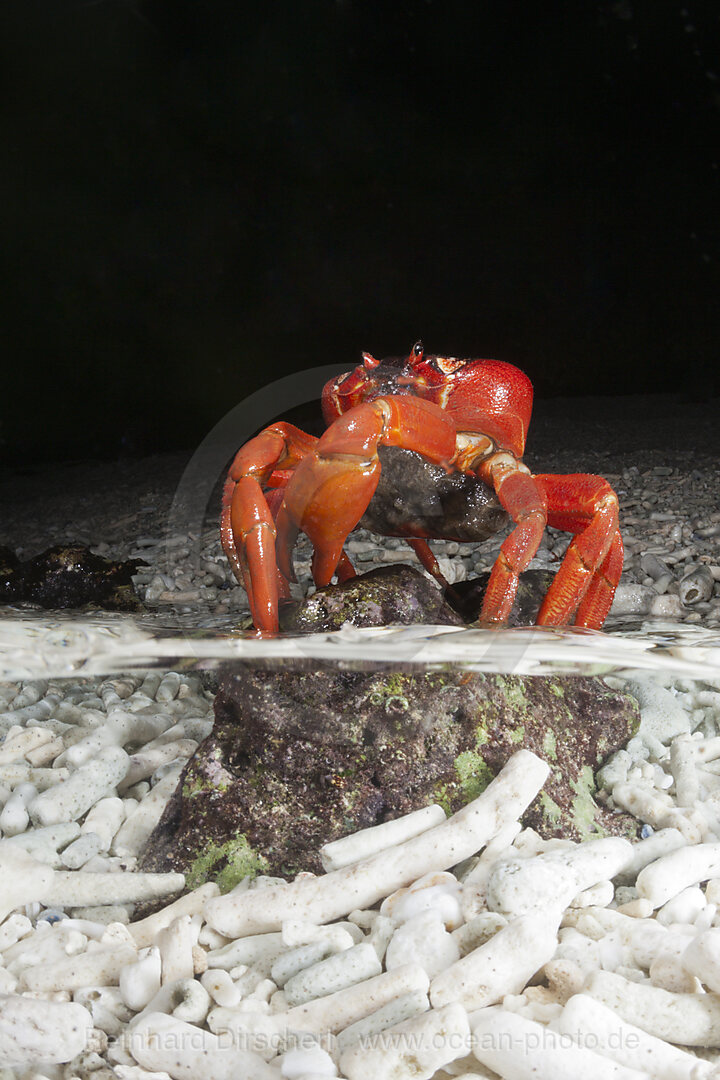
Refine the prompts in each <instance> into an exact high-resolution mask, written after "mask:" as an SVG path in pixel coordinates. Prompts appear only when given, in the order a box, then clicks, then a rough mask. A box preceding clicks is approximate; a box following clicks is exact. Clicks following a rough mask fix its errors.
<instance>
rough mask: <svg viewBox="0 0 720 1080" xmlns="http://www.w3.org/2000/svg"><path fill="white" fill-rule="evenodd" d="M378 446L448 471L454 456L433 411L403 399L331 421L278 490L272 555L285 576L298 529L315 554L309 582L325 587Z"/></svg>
mask: <svg viewBox="0 0 720 1080" xmlns="http://www.w3.org/2000/svg"><path fill="white" fill-rule="evenodd" d="M379 445H383V446H402V447H403V448H405V449H406V450H415V451H417V452H418V453H421V454H422V455H423V456H424V457H426V458H428V459H429V460H430V461H434V462H436V463H438V464H444V465H448V464H449V462H450V461H452V459H453V456H454V453H455V425H454V424H453V422H452V420H451V419H450V418H449V417H448V416H447V415H446V414H445V413H444V412H443V410H442V409H441V408H440V407H439V406H437V405H434V404H433V403H432V402H428V401H424V400H423V399H422V398H418V397H413V396H410V395H408V396H404V395H394V394H391V395H388V396H386V397H380V398H376V399H375V400H374V401H372V402H370V403H363V404H361V405H356V406H355V407H354V408H352V409H349V410H348V411H347V412H346V413H343V414H342V415H341V416H340V417H338V419H337V420H335V421H334V423H332V424H331V425H330V427H329V428H328V429H327V431H326V432H325V433H324V434H323V435H322V436H321V438H320V440H319V442H318V443H317V446H316V447H315V450H314V452H313V453H311V454H308V455H307V457H305V458H304V459H303V460H302V461H301V462H300V464H299V465H298V467H297V469H296V470H295V473H294V475H293V476H292V478H291V479H290V481H289V482H288V485H287V487H286V489H285V499H284V502H283V505H282V507H281V508H280V511H279V513H278V516H277V530H278V535H277V544H276V551H277V558H278V565H279V566H280V569H281V570H282V572H283V573H284V574H285V575H286V576H287V577H290V576H291V573H292V568H291V560H290V554H291V551H292V547H293V544H294V543H295V539H296V537H297V534H298V532H299V531H300V530H301V529H302V531H303V532H304V533H305V534H306V535H307V536H308V537H309V538H310V540H311V541H312V544H313V547H314V549H315V550H314V554H313V564H312V567H313V578H314V580H315V584H316V585H318V586H322V585H328V584H329V583H330V581H331V579H332V576H333V574H334V573H335V571H336V568H337V566H338V562H339V560H340V558H341V554H342V548H343V544H344V543H345V540H346V538H347V535H348V533H350V532H351V531H352V530H353V529H354V528H355V526H356V525H357V523H358V522H359V521H360V518H361V517H362V515H363V514H364V513H365V510H366V509H367V506H368V503H369V502H370V500H371V498H372V496H373V494H374V492H375V488H376V487H377V484H378V481H379V479H380V460H379V458H378V453H377V448H378V446H379Z"/></svg>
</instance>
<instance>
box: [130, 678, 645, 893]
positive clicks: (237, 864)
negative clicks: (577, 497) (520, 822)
mask: <svg viewBox="0 0 720 1080" xmlns="http://www.w3.org/2000/svg"><path fill="white" fill-rule="evenodd" d="M215 717H216V721H215V728H214V730H213V733H212V735H211V736H210V737H209V738H208V739H206V740H205V742H204V743H203V744H202V745H201V746H200V747H199V749H198V750H197V751H196V753H195V755H194V757H193V758H192V759H191V760H190V761H189V762H188V764H187V766H186V768H185V770H184V772H183V774H182V778H181V783H180V784H179V786H178V788H177V790H176V792H175V795H174V796H173V799H172V800H171V802H170V804H169V805H168V807H167V808H166V811H165V814H164V815H163V818H162V820H161V821H160V823H159V825H158V827H157V829H156V830H155V832H154V834H153V836H152V837H151V839H150V842H149V844H148V847H147V849H146V853H145V856H144V859H143V869H144V870H170V869H173V870H181V871H183V872H184V873H186V874H187V875H188V884H189V885H190V886H191V887H194V886H195V885H197V884H200V883H201V882H202V881H204V880H206V879H208V878H210V879H217V880H219V881H220V883H221V885H223V886H225V887H228V888H229V887H232V886H233V885H234V884H236V882H237V881H238V880H239V879H240V878H241V877H243V876H245V875H246V874H253V873H256V872H261V873H273V874H282V875H292V874H295V873H297V872H298V871H299V870H314V871H316V872H318V871H320V869H321V868H320V863H319V859H318V854H317V852H318V848H319V847H320V846H321V845H322V844H323V843H325V842H327V841H329V840H333V839H335V838H337V837H339V836H342V835H344V834H346V833H348V832H352V831H354V830H356V829H362V828H366V827H367V826H370V825H376V824H379V823H380V822H383V821H386V820H388V819H390V818H393V817H398V816H399V815H401V814H405V813H408V812H409V811H410V810H415V809H417V808H419V807H421V806H425V805H427V804H428V803H431V802H439V803H440V804H441V805H442V806H444V808H445V809H446V811H447V812H448V813H451V812H454V811H456V810H458V809H459V808H460V807H461V806H463V805H464V804H465V803H467V802H468V801H469V800H470V799H473V798H475V797H476V796H477V795H479V794H480V792H481V791H482V790H483V789H484V788H485V787H486V785H487V784H488V783H489V781H490V780H491V779H492V777H493V776H494V775H495V774H496V773H497V772H499V770H500V769H501V768H502V766H503V765H504V764H505V762H506V761H507V759H508V758H509V757H510V756H511V754H513V753H514V752H515V751H516V750H517V749H518V748H519V747H521V746H524V747H527V748H528V749H530V750H533V751H534V752H535V753H537V754H539V755H540V756H541V757H543V758H544V759H545V760H546V761H548V762H549V764H550V765H551V767H552V773H551V777H550V779H549V780H548V782H547V784H546V785H545V789H544V791H543V792H542V793H541V794H540V796H539V797H538V799H536V800H535V802H534V803H533V805H532V806H531V807H530V808H529V810H528V812H527V813H526V815H525V817H524V822H525V824H526V825H531V826H532V827H533V828H536V829H537V830H538V831H539V832H540V833H541V834H542V835H543V836H556V835H557V836H560V835H562V836H566V837H571V838H575V839H581V838H585V837H588V836H592V835H604V834H605V833H606V832H620V833H621V834H626V833H628V832H631V833H632V834H633V835H634V829H635V824H636V823H635V822H634V820H633V819H630V818H628V817H626V816H624V815H613V814H610V813H608V812H607V811H605V810H604V809H603V808H601V807H598V806H597V805H596V804H595V802H594V800H593V791H594V771H595V769H596V768H597V767H598V766H599V765H600V764H601V763H602V761H603V760H604V759H605V758H606V757H607V756H608V755H609V754H611V753H613V752H614V751H615V750H617V749H618V748H619V747H621V746H623V745H624V744H625V743H626V742H627V740H628V739H629V738H630V737H631V735H632V734H633V733H634V731H635V730H636V727H637V724H638V711H637V703H636V702H635V701H634V699H633V698H630V697H628V696H626V695H623V694H621V693H618V692H616V691H614V690H611V689H609V688H608V687H607V686H605V685H604V684H603V683H602V682H601V681H600V680H599V679H597V678H586V677H579V676H558V677H553V678H546V677H530V678H525V677H522V676H518V675H499V674H476V673H468V672H465V671H462V670H456V671H450V672H427V671H417V670H412V669H409V668H408V669H407V670H404V671H398V670H389V669H386V670H381V671H378V670H374V671H342V670H339V669H338V668H337V666H335V665H321V664H319V663H313V667H312V669H311V670H305V671H302V670H297V669H294V670H290V669H288V667H287V666H282V667H270V666H267V667H260V666H250V665H247V664H237V665H233V666H232V667H230V668H228V669H227V670H225V671H224V673H223V674H222V676H221V681H220V687H219V691H218V695H217V698H216V701H215ZM218 874H219V876H218Z"/></svg>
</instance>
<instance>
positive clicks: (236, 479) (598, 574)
mask: <svg viewBox="0 0 720 1080" xmlns="http://www.w3.org/2000/svg"><path fill="white" fill-rule="evenodd" d="M532 396H533V391H532V384H531V382H530V380H529V379H528V377H527V376H526V375H525V374H523V372H522V371H520V370H519V369H518V368H516V367H513V366H512V364H508V363H504V362H502V361H500V360H461V359H457V358H455V357H449V356H430V355H427V354H425V352H424V350H423V347H422V344H420V343H419V342H418V344H416V345H415V346H414V347H413V349H412V351H411V352H410V355H409V356H408V357H407V358H403V359H398V358H391V359H387V360H383V361H379V360H376V359H375V358H374V357H373V356H371V355H370V354H369V353H363V363H362V364H361V365H359V366H358V367H356V368H355V370H354V371H351V372H346V373H345V374H344V375H340V376H338V377H337V378H335V379H332V380H331V381H330V382H329V383H327V385H326V386H325V388H324V389H323V394H322V408H323V415H324V417H325V422H326V423H327V425H328V427H327V430H326V431H325V432H324V434H323V435H322V436H321V437H320V438H319V439H317V438H315V437H314V436H312V435H308V434H306V433H305V432H303V431H301V430H300V429H299V428H296V427H294V426H293V425H292V424H287V423H284V422H279V423H276V424H272V425H271V426H270V427H267V428H265V429H264V430H263V431H261V432H260V434H259V435H256V436H255V438H253V439H251V440H250V441H249V442H247V443H246V444H245V445H244V446H243V447H242V448H241V449H240V450H239V451H238V453H237V455H236V456H235V459H234V461H233V464H232V466H231V468H230V471H229V473H228V477H227V480H226V482H225V489H224V493H223V509H222V523H221V533H222V543H223V548H224V549H225V553H226V555H227V557H228V560H229V562H230V565H231V566H232V569H233V571H234V573H235V576H236V577H237V579H238V581H240V582H241V583H242V584H244V586H245V588H246V590H247V593H248V599H249V601H250V608H251V611H252V616H253V620H254V622H255V626H256V627H257V629H258V630H261V631H271V632H274V631H277V629H278V600H279V598H280V599H281V598H284V597H287V596H288V595H289V589H288V581H294V580H295V575H294V571H293V566H292V548H293V546H294V543H295V540H296V537H297V534H298V532H299V531H302V532H304V533H305V534H306V535H307V536H308V537H309V539H310V540H311V542H312V544H313V548H314V553H313V561H312V572H313V578H314V580H315V583H316V585H318V586H322V585H328V584H329V583H330V581H331V579H332V577H333V575H334V574H337V577H338V580H341V581H344V580H346V579H347V578H349V577H352V576H353V575H354V573H355V571H354V569H353V566H352V564H351V562H350V560H349V558H348V556H347V555H346V553H345V552H344V551H343V545H344V543H345V540H346V538H347V536H348V534H349V533H350V532H351V531H352V530H353V529H354V528H355V527H356V526H357V525H358V523H359V522H360V520H361V518H363V515H365V514H366V511H368V514H367V520H368V522H370V523H371V525H372V527H374V528H375V529H376V530H378V531H382V532H384V533H386V534H389V535H402V536H405V537H406V538H408V541H409V543H410V544H411V546H412V547H413V549H414V550H415V552H416V554H417V555H418V556H419V558H420V560H421V562H422V563H423V565H424V566H425V567H426V568H427V569H428V570H429V571H430V572H431V573H433V574H434V575H435V577H437V578H438V580H441V581H442V580H444V579H443V578H442V575H441V573H440V569H439V567H438V564H437V562H436V561H435V558H434V556H433V554H432V552H431V550H430V548H429V546H428V544H427V538H431V537H437V538H443V539H459V540H467V539H484V538H485V537H486V536H487V535H489V534H490V533H491V532H493V531H495V530H496V529H497V528H498V527H500V525H502V524H503V522H504V521H505V520H507V515H509V516H510V518H511V519H512V521H513V522H514V528H513V529H512V531H511V532H510V534H509V535H508V536H507V538H506V539H505V540H504V542H503V544H502V547H501V548H500V553H499V555H498V558H497V560H496V562H495V565H494V567H493V570H492V573H491V575H490V581H489V583H488V587H487V592H486V594H485V599H484V602H483V606H482V611H481V613H480V621H481V622H485V623H496V624H498V623H499V624H502V623H504V622H505V621H506V620H507V618H508V616H509V614H510V610H511V608H512V605H513V600H514V598H515V593H516V590H517V586H518V576H519V574H521V573H522V571H523V570H524V569H525V568H526V567H527V565H528V563H529V562H530V560H531V559H532V558H533V556H534V555H535V553H536V551H537V549H538V546H539V544H540V540H541V538H542V535H543V531H544V529H545V526H546V525H551V526H553V527H554V528H557V529H563V530H565V531H567V532H570V533H573V534H574V536H573V539H572V541H571V543H570V545H569V547H568V549H567V552H566V554H565V557H564V559H563V562H562V565H561V567H560V569H559V571H558V573H557V574H556V576H555V579H554V580H553V582H552V585H551V586H550V588H549V590H548V592H547V595H546V596H545V599H544V600H543V603H542V606H541V608H540V612H539V614H538V617H537V622H538V624H542V625H546V626H561V625H564V624H566V623H568V622H574V624H575V625H576V626H584V627H593V628H599V627H600V626H602V624H603V622H604V621H605V618H606V616H607V613H608V611H609V610H610V605H611V603H612V598H613V595H614V593H615V589H616V587H617V584H618V581H619V579H620V573H621V571H622V565H623V545H622V538H621V536H620V532H619V528H618V500H617V496H616V495H615V492H614V491H613V490H612V488H611V487H610V485H609V484H608V483H607V481H606V480H603V479H602V478H601V477H599V476H591V475H588V474H585V473H576V474H571V475H568V476H559V475H552V474H548V473H543V474H539V475H532V473H531V472H530V470H529V469H528V468H527V466H526V465H524V464H523V463H522V460H521V459H522V456H523V452H524V449H525V436H526V433H527V428H528V424H529V422H530V413H531V410H532ZM390 447H393V448H395V447H398V448H401V450H400V451H399V452H398V451H395V453H396V454H397V453H400V454H401V455H402V456H403V457H404V458H405V459H408V460H412V461H415V462H419V465H420V472H419V474H418V469H417V467H416V469H415V475H416V476H417V475H420V477H421V479H423V482H424V483H425V484H426V485H428V484H429V485H431V487H430V488H428V487H427V486H426V489H425V490H426V491H427V496H428V498H427V502H428V503H430V502H432V501H433V500H434V502H435V503H436V504H437V499H435V498H434V496H435V492H436V488H437V490H438V491H439V490H440V489H442V488H443V485H444V486H445V488H448V485H451V483H452V482H453V480H456V481H461V491H460V495H461V502H462V506H463V507H464V509H461V510H460V512H459V513H458V512H457V507H456V511H455V513H454V514H445V515H444V517H443V519H442V520H439V519H438V517H437V514H436V515H435V517H434V519H433V516H432V514H426V515H425V516H423V515H422V514H418V512H417V509H416V510H415V513H414V514H410V515H409V516H408V515H406V520H405V521H404V523H403V522H398V521H397V520H394V521H392V522H389V521H388V514H387V512H386V510H387V499H386V500H385V504H384V505H385V512H383V510H382V509H381V510H380V511H379V513H378V512H373V506H374V505H375V503H373V506H371V505H370V504H371V501H372V500H373V497H374V496H375V494H376V491H378V490H379V489H378V482H379V480H380V475H381V472H382V471H383V468H386V469H388V471H389V465H388V462H389V458H388V455H389V454H390V453H392V452H391V451H389V450H388V449H387V448H390ZM459 474H460V475H459ZM485 485H489V487H490V488H491V489H493V491H494V493H495V494H494V495H493V493H492V492H490V493H488V492H487V488H486V487H485ZM401 487H402V484H401ZM455 488H456V489H457V484H456V485H455ZM445 494H446V492H445V493H444V494H443V496H442V497H443V499H445ZM441 501H442V500H441ZM450 501H451V500H449V499H445V503H444V505H449V502H450ZM395 502H396V504H398V500H397V499H396V500H395ZM455 502H456V503H457V490H455ZM401 503H402V500H401V499H400V504H401ZM478 506H482V507H484V510H482V513H481V512H479V511H478ZM368 508H369V509H368ZM503 511H506V513H504V512H503ZM396 516H397V515H396ZM378 517H379V518H380V520H379V521H378ZM381 527H382V528H381Z"/></svg>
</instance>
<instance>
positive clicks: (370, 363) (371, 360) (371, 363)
mask: <svg viewBox="0 0 720 1080" xmlns="http://www.w3.org/2000/svg"><path fill="white" fill-rule="evenodd" d="M362 358H363V364H364V365H365V367H366V368H367V369H368V371H372V370H373V368H376V367H378V366H379V364H380V361H379V360H376V359H375V357H374V356H373V354H372V353H369V352H364V353H363V354H362Z"/></svg>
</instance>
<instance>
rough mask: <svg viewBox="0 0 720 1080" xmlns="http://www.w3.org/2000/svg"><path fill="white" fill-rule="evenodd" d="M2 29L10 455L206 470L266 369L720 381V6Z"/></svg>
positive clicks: (143, 9)
mask: <svg viewBox="0 0 720 1080" xmlns="http://www.w3.org/2000/svg"><path fill="white" fill-rule="evenodd" d="M0 23H1V25H0V31H1V34H0V49H1V50H2V54H3V55H2V75H1V76H0V79H1V86H2V89H1V101H2V115H1V127H0V134H1V138H2V163H3V164H2V169H0V207H1V210H0V212H1V213H2V217H3V234H4V236H3V240H2V258H3V260H4V262H5V267H4V273H3V279H2V292H1V296H2V311H1V312H0V325H1V327H2V350H3V355H4V361H5V362H4V364H3V375H2V394H1V395H0V421H1V426H0V440H1V442H0V457H2V458H4V459H5V461H6V462H9V463H11V464H15V465H17V464H18V463H22V462H30V461H37V460H41V459H42V460H53V459H54V460H62V459H65V458H69V457H78V456H82V457H108V458H117V457H119V456H121V455H123V454H133V453H149V452H154V451H157V450H165V449H176V448H192V447H193V446H194V445H196V444H197V442H198V441H199V440H201V439H202V438H203V436H204V435H205V433H206V432H207V431H208V430H209V429H210V428H211V427H212V426H213V425H214V424H215V423H216V422H217V421H218V420H219V419H220V418H221V417H222V416H223V414H224V413H225V412H226V411H227V410H228V409H229V408H230V407H231V406H232V405H234V404H235V403H237V402H238V401H240V400H241V399H242V398H243V397H245V396H247V395H248V394H249V393H250V392H252V391H253V390H257V389H258V388H259V387H262V386H263V385H265V384H267V383H268V382H270V381H271V380H272V379H276V378H279V377H280V376H281V375H283V374H286V373H288V372H290V371H295V370H298V369H301V368H304V367H311V366H315V365H319V364H331V363H337V364H338V365H340V366H343V365H344V366H346V367H352V366H354V364H355V363H356V362H357V361H358V359H359V352H360V350H361V349H363V348H365V349H369V350H371V351H372V352H374V353H376V355H378V356H383V355H388V354H397V353H400V352H403V351H404V350H406V349H408V348H409V347H410V345H411V344H412V342H413V341H414V340H415V339H416V338H418V337H422V338H423V340H424V342H425V345H426V347H427V348H428V350H429V351H431V352H444V353H449V354H455V355H481V356H497V357H499V358H502V359H507V360H510V361H512V362H514V363H517V364H518V365H519V366H521V367H522V368H524V369H525V370H526V371H527V372H528V374H529V375H530V377H531V378H532V380H533V382H534V383H535V387H536V391H537V393H538V395H539V396H541V397H548V396H557V395H563V396H575V395H587V394H593V395H597V394H601V395H605V394H607V395H628V394H647V393H679V394H680V395H682V396H683V397H684V398H685V399H688V400H693V399H699V400H703V399H705V398H707V397H708V396H709V395H710V394H711V393H713V392H714V391H715V390H716V389H717V387H716V386H715V384H714V383H713V376H712V369H713V367H714V365H715V350H716V342H717V330H718V323H719V322H720V316H719V314H718V305H717V300H716V298H717V295H718V284H719V282H718V257H719V256H720V252H719V250H718V247H719V243H718V217H717V207H718V173H719V171H720V170H719V167H718V166H719V163H720V145H719V143H718V120H719V108H720V55H719V50H718V46H719V44H720V24H719V22H718V7H717V4H716V3H715V2H714V0H688V4H687V6H686V7H683V6H682V4H681V3H680V2H678V3H667V2H665V0H637V2H636V0H620V2H618V3H605V2H601V3H598V2H592V0H587V2H583V0H568V2H565V3H554V2H552V0H543V3H532V2H526V3H519V2H512V0H502V2H501V0H493V2H489V0H465V2H458V0H397V2H392V0H386V2H385V3H382V4H380V3H374V2H371V0H369V2H362V0H322V2H314V0H293V2H286V0H276V2H268V3H258V4H255V5H249V4H244V3H241V2H239V0H203V2H201V0H173V2H172V3H169V2H164V0H77V2H67V0H18V2H16V3H14V4H5V5H3V11H2V15H1V16H0ZM265 419H266V418H264V417H259V418H258V423H262V422H263V421H264V420H265ZM267 419H270V418H269V417H268V418H267ZM689 438H692V435H691V433H690V434H689Z"/></svg>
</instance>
